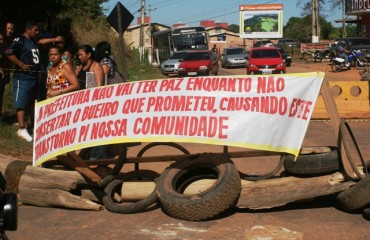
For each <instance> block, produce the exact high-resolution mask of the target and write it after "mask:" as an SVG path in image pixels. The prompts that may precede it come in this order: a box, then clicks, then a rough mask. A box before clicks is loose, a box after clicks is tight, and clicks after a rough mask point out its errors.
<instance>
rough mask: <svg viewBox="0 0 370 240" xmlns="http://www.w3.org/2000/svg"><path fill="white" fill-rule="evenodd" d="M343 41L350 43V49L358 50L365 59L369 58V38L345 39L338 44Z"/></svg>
mask: <svg viewBox="0 0 370 240" xmlns="http://www.w3.org/2000/svg"><path fill="white" fill-rule="evenodd" d="M340 41H345V42H350V43H351V48H352V49H354V50H360V51H361V52H362V54H364V56H365V57H366V58H370V38H366V37H346V38H341V39H339V41H338V42H340Z"/></svg>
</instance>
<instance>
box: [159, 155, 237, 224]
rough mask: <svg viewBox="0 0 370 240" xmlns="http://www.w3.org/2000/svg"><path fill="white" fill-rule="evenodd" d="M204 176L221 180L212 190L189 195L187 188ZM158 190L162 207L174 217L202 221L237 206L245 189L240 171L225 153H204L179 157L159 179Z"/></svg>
mask: <svg viewBox="0 0 370 240" xmlns="http://www.w3.org/2000/svg"><path fill="white" fill-rule="evenodd" d="M201 179H217V180H216V182H215V184H214V185H213V186H212V187H210V188H209V189H207V190H205V191H203V192H200V193H197V194H194V195H189V194H188V195H185V194H184V191H185V189H186V188H187V187H188V186H189V185H190V184H191V183H193V182H195V181H197V180H201ZM157 191H158V197H159V201H160V203H161V205H162V209H163V211H164V212H165V213H167V214H168V215H169V216H172V217H174V218H178V219H183V220H189V221H201V220H206V219H209V218H212V217H214V216H216V215H218V214H220V213H222V212H224V211H225V210H226V209H228V208H230V207H231V206H233V205H234V204H235V203H236V201H237V199H238V197H239V194H240V191H241V181H240V177H239V173H238V171H237V169H236V167H235V165H234V164H233V162H232V161H231V160H230V159H229V158H227V157H226V156H225V155H220V154H203V155H200V156H199V157H197V158H195V159H192V160H190V159H185V160H179V161H177V162H175V163H173V164H172V165H171V166H170V167H169V168H167V169H166V170H165V171H164V172H163V173H162V175H161V177H160V178H159V179H158V182H157Z"/></svg>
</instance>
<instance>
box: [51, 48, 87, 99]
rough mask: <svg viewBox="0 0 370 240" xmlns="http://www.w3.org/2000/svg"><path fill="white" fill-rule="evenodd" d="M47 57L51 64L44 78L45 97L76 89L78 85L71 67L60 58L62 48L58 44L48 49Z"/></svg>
mask: <svg viewBox="0 0 370 240" xmlns="http://www.w3.org/2000/svg"><path fill="white" fill-rule="evenodd" d="M49 59H50V62H51V66H50V67H49V69H48V75H47V79H46V85H47V87H48V88H47V92H46V96H47V98H52V97H55V96H58V95H62V94H64V93H67V92H72V91H76V90H78V89H79V88H80V85H79V84H78V79H77V76H76V74H75V72H74V70H73V67H72V65H71V64H69V63H68V62H67V61H65V60H64V59H62V50H61V49H60V48H59V47H58V46H53V47H51V48H50V49H49Z"/></svg>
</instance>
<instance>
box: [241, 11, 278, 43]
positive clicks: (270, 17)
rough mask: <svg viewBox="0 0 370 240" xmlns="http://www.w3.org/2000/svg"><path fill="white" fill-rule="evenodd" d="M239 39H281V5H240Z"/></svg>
mask: <svg viewBox="0 0 370 240" xmlns="http://www.w3.org/2000/svg"><path fill="white" fill-rule="evenodd" d="M239 10H240V30H239V31H240V37H241V38H282V37H283V4H255V5H240V6H239Z"/></svg>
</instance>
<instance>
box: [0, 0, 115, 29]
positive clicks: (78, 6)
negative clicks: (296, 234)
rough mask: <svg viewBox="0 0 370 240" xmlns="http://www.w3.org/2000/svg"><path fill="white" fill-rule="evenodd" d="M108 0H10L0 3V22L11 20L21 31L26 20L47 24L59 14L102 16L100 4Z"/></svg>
mask: <svg viewBox="0 0 370 240" xmlns="http://www.w3.org/2000/svg"><path fill="white" fill-rule="evenodd" d="M107 1H108V0H48V1H45V0H10V1H1V3H0V19H1V21H2V22H0V24H1V26H4V24H5V21H12V22H14V23H15V24H16V29H18V30H20V32H22V29H23V25H24V23H25V22H26V21H28V20H34V21H37V22H42V23H44V24H45V25H47V26H50V23H51V22H52V21H53V19H55V18H58V16H60V15H64V16H69V17H71V18H74V17H78V16H88V17H91V18H92V19H96V18H99V17H102V16H103V15H104V14H103V8H102V7H101V4H102V3H104V2H107Z"/></svg>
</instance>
